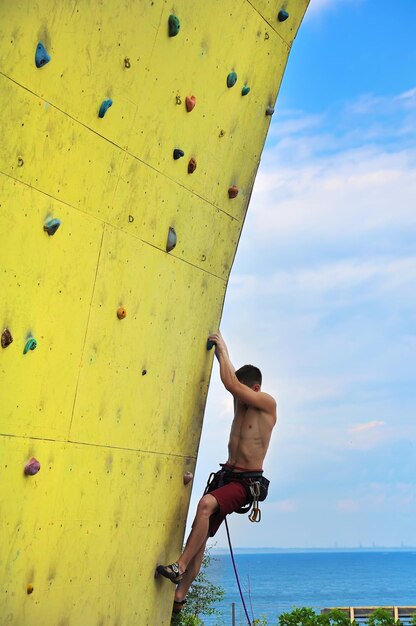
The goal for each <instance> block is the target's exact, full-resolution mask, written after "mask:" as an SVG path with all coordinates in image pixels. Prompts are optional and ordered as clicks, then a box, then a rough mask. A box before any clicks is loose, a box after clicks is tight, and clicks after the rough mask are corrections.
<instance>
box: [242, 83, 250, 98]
mask: <svg viewBox="0 0 416 626" xmlns="http://www.w3.org/2000/svg"><path fill="white" fill-rule="evenodd" d="M248 93H250V87H247V86H246V85H244V87H243V88H242V90H241V95H242V96H246V95H247V94H248Z"/></svg>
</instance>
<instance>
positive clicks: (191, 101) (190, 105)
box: [185, 96, 196, 113]
mask: <svg viewBox="0 0 416 626" xmlns="http://www.w3.org/2000/svg"><path fill="white" fill-rule="evenodd" d="M195 105H196V98H195V96H186V98H185V106H186V110H187V111H188V113H190V112H191V111H192V110H193V109H194V108H195Z"/></svg>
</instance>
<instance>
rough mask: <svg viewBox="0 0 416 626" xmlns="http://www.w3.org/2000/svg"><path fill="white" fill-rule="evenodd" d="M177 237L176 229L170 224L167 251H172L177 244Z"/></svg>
mask: <svg viewBox="0 0 416 626" xmlns="http://www.w3.org/2000/svg"><path fill="white" fill-rule="evenodd" d="M176 242H177V237H176V231H175V229H174V228H173V227H172V226H169V233H168V240H167V243H166V252H170V251H171V250H173V248H174V247H175V246H176Z"/></svg>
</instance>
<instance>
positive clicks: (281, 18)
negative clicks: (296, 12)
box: [277, 9, 289, 22]
mask: <svg viewBox="0 0 416 626" xmlns="http://www.w3.org/2000/svg"><path fill="white" fill-rule="evenodd" d="M288 17H289V13H288V12H287V11H284V10H283V9H282V10H281V11H279V13H278V14H277V19H278V20H279V22H285V21H286V20H287V18H288Z"/></svg>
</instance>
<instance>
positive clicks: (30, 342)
mask: <svg viewBox="0 0 416 626" xmlns="http://www.w3.org/2000/svg"><path fill="white" fill-rule="evenodd" d="M37 345H38V342H37V341H36V339H35V338H34V337H29V339H28V340H27V341H26V344H25V347H24V349H23V354H26V353H27V352H29V350H35V348H36V346H37Z"/></svg>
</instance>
